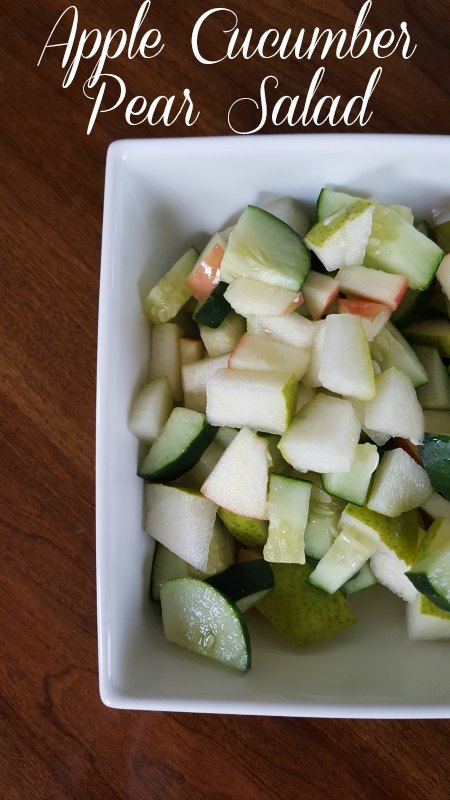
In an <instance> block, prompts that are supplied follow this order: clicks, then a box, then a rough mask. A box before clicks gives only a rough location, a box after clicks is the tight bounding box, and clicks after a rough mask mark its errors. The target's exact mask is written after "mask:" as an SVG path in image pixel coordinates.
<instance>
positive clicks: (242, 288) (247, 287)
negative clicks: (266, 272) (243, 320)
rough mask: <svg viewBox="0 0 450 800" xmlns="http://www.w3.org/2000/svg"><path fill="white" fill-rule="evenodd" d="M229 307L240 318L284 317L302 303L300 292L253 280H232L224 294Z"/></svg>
mask: <svg viewBox="0 0 450 800" xmlns="http://www.w3.org/2000/svg"><path fill="white" fill-rule="evenodd" d="M224 297H225V300H228V302H229V304H230V306H231V307H232V308H233V309H234V311H236V313H237V314H240V315H241V316H242V317H249V316H253V315H267V316H270V315H271V316H285V315H288V314H290V313H291V312H292V311H295V309H296V308H298V307H299V306H300V305H301V304H302V303H303V295H302V293H301V292H300V291H298V292H296V291H293V290H291V289H284V288H281V287H280V286H272V284H270V283H265V282H264V281H256V280H254V279H253V278H245V277H244V278H242V277H240V278H234V280H232V281H231V283H230V284H229V286H228V289H227V290H226V292H225V294H224Z"/></svg>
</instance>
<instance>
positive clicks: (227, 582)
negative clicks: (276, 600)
mask: <svg viewBox="0 0 450 800" xmlns="http://www.w3.org/2000/svg"><path fill="white" fill-rule="evenodd" d="M207 583H209V584H211V586H214V588H215V589H217V590H218V591H219V592H221V593H222V594H224V595H225V596H226V597H229V598H230V600H233V602H235V603H236V605H237V606H238V608H239V609H240V610H241V612H242V613H244V611H248V609H249V608H251V607H252V606H254V605H255V603H257V602H258V600H261V599H262V598H263V597H264V596H265V595H266V594H267V592H268V591H270V589H272V587H273V575H272V570H271V568H270V567H269V565H268V563H267V562H266V561H264V559H263V558H258V559H255V560H253V561H243V562H241V563H239V564H231V566H230V567H228V569H226V570H224V571H223V572H219V573H218V574H217V575H214V576H213V577H211V578H208V580H207Z"/></svg>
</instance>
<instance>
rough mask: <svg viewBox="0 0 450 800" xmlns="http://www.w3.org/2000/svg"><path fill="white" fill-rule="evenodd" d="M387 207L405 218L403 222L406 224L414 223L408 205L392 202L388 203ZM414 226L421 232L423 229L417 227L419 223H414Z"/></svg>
mask: <svg viewBox="0 0 450 800" xmlns="http://www.w3.org/2000/svg"><path fill="white" fill-rule="evenodd" d="M388 208H390V209H391V210H392V211H396V212H397V214H399V215H400V216H401V217H402V218H403V219H404V220H405V222H407V223H408V225H414V214H413V212H412V210H411V209H410V208H409V206H402V205H398V203H394V204H393V205H392V204H391V205H388ZM416 228H417V230H420V232H421V233H423V231H422V230H421V229H420V228H419V225H416Z"/></svg>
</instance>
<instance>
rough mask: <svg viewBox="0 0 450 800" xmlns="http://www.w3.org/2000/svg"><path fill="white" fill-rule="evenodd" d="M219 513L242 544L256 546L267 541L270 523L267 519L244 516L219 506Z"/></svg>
mask: <svg viewBox="0 0 450 800" xmlns="http://www.w3.org/2000/svg"><path fill="white" fill-rule="evenodd" d="M217 513H218V515H219V517H220V519H221V520H222V522H223V523H224V525H225V526H226V527H227V529H228V530H229V531H230V533H231V534H232V535H233V536H234V538H235V539H237V540H238V542H241V544H245V545H246V546H248V547H255V546H258V545H263V544H265V543H266V541H267V534H268V524H269V523H268V522H267V520H265V519H254V518H253V517H244V516H243V515H242V514H235V513H234V511H229V510H228V509H227V508H218V509H217Z"/></svg>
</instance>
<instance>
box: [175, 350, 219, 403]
mask: <svg viewBox="0 0 450 800" xmlns="http://www.w3.org/2000/svg"><path fill="white" fill-rule="evenodd" d="M228 359H229V353H224V355H221V356H216V357H215V358H203V359H202V360H201V361H195V362H194V363H192V364H184V365H183V366H182V368H181V375H182V382H183V403H184V406H185V408H191V409H192V410H193V411H199V412H200V413H201V414H204V413H205V411H206V386H207V383H208V381H209V379H210V378H211V377H212V376H213V375H214V374H215V373H216V372H217V370H219V369H223V368H224V367H226V366H227V364H228Z"/></svg>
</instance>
